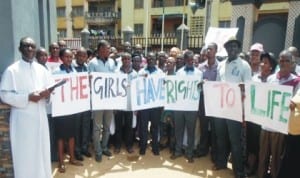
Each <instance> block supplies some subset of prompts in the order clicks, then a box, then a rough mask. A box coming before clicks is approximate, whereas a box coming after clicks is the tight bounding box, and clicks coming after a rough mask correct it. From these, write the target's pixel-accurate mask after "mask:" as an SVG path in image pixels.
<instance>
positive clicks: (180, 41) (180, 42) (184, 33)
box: [176, 24, 189, 50]
mask: <svg viewBox="0 0 300 178" xmlns="http://www.w3.org/2000/svg"><path fill="white" fill-rule="evenodd" d="M188 35H189V27H188V26H186V25H185V24H181V25H180V26H179V27H178V28H177V29H176V39H177V46H178V47H179V48H180V49H181V50H184V49H187V48H188V46H189V38H188Z"/></svg>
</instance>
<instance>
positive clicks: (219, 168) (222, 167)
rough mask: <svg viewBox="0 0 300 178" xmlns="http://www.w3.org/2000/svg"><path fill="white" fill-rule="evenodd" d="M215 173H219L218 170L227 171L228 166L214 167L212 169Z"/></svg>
mask: <svg viewBox="0 0 300 178" xmlns="http://www.w3.org/2000/svg"><path fill="white" fill-rule="evenodd" d="M211 169H212V170H213V171H218V170H221V169H227V167H226V166H218V165H216V164H215V165H213V167H212V168H211Z"/></svg>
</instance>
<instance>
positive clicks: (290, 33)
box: [285, 1, 300, 50]
mask: <svg viewBox="0 0 300 178" xmlns="http://www.w3.org/2000/svg"><path fill="white" fill-rule="evenodd" d="M289 4H290V7H289V14H288V22H287V28H286V37H285V48H288V47H290V46H292V45H293V37H294V29H295V28H294V27H295V20H296V18H297V17H299V15H300V11H299V9H300V1H290V2H289ZM298 50H299V49H298Z"/></svg>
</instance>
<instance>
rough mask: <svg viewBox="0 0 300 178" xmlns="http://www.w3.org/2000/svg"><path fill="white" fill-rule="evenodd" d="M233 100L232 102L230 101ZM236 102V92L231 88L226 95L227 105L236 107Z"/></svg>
mask: <svg viewBox="0 0 300 178" xmlns="http://www.w3.org/2000/svg"><path fill="white" fill-rule="evenodd" d="M230 99H231V101H230ZM234 101H235V94H234V90H233V89H232V88H229V90H227V93H226V104H227V106H229V107H232V106H234Z"/></svg>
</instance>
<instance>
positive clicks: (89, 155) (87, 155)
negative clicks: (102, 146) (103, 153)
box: [82, 151, 92, 158]
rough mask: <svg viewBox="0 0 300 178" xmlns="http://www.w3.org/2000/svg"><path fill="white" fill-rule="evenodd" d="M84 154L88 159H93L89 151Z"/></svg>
mask: <svg viewBox="0 0 300 178" xmlns="http://www.w3.org/2000/svg"><path fill="white" fill-rule="evenodd" d="M82 154H83V155H84V156H86V157H88V158H90V157H92V154H91V153H90V152H88V151H84V152H82Z"/></svg>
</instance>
